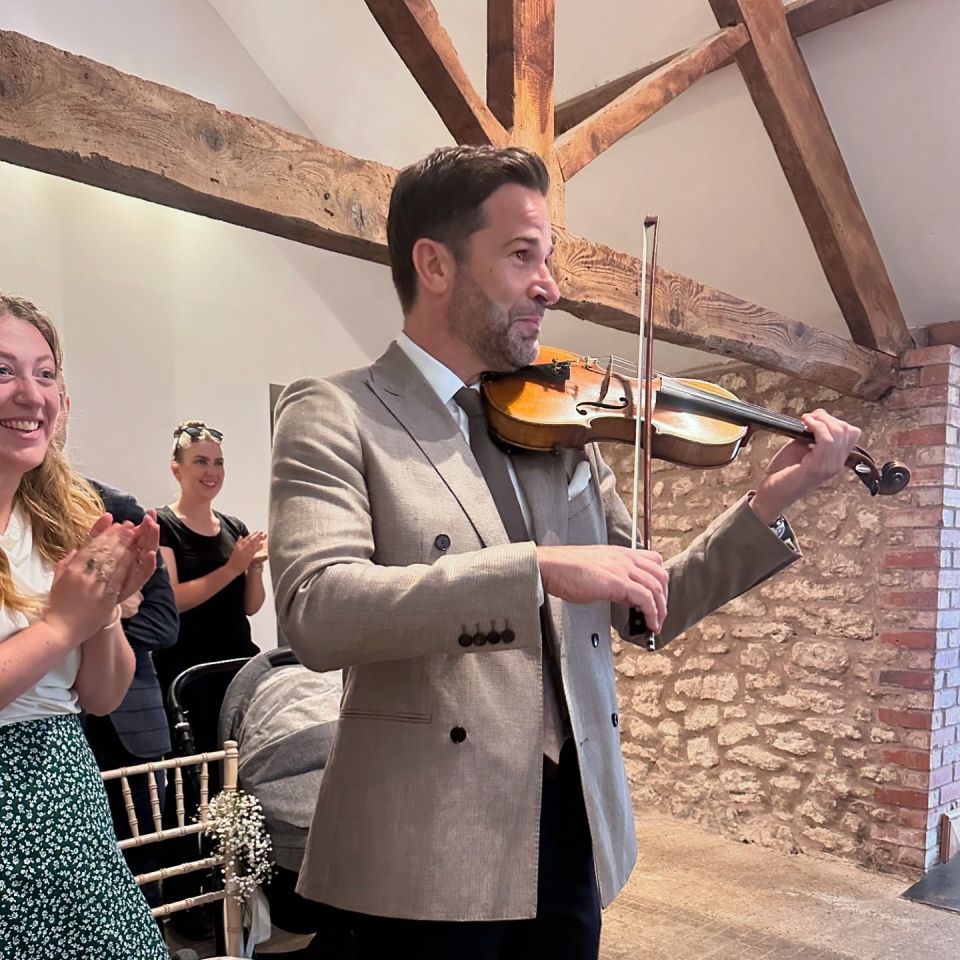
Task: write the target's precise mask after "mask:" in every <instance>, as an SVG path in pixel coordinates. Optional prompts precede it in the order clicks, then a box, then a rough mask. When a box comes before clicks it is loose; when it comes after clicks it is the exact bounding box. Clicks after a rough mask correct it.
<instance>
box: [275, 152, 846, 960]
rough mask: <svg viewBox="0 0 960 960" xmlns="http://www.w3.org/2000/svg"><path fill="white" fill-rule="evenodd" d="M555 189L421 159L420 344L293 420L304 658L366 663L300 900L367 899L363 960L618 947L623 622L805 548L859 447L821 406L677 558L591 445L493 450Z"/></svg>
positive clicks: (541, 290) (288, 493) (279, 466)
mask: <svg viewBox="0 0 960 960" xmlns="http://www.w3.org/2000/svg"><path fill="white" fill-rule="evenodd" d="M548 188H549V182H548V176H547V172H546V169H545V167H544V165H543V163H542V161H541V160H540V159H539V158H538V157H537V156H536V155H534V154H532V153H530V152H528V151H526V150H523V149H520V148H508V149H504V150H496V149H493V148H487V147H454V148H443V149H440V150H437V151H435V152H434V153H432V154H431V155H430V156H429V157H427V158H426V159H425V160H423V161H421V162H420V163H417V164H414V165H413V166H411V167H408V168H406V169H405V170H403V171H402V172H401V174H400V175H399V177H398V179H397V182H396V185H395V187H394V190H393V194H392V197H391V203H390V214H389V220H388V227H387V234H388V242H389V249H390V257H391V264H392V270H393V278H394V283H395V286H396V288H397V292H398V295H399V298H400V304H401V307H402V310H403V321H404V322H403V332H402V333H401V334H400V335H399V337H398V339H397V341H396V342H394V343H392V344H391V345H390V347H389V348H388V349H387V351H386V353H385V354H384V355H383V356H382V357H380V359H379V360H377V361H376V362H375V363H373V364H372V365H371V366H370V367H367V368H364V369H361V370H354V371H350V372H347V373H342V374H338V375H336V376H334V377H330V378H328V379H324V380H300V381H297V382H295V383H293V384H291V385H290V386H289V387H288V388H287V390H286V391H285V392H284V394H283V396H282V397H281V400H280V402H279V405H278V408H277V426H276V441H275V450H274V463H273V482H272V493H271V544H273V550H272V556H271V567H272V572H273V582H274V584H275V585H276V597H277V609H278V615H279V618H280V622H281V624H282V626H283V629H284V631H285V633H286V635H287V637H288V638H289V640H290V643H291V645H292V646H293V648H294V649H295V651H296V652H297V654H298V656H299V657H300V659H301V660H302V661H303V663H305V664H306V665H307V666H309V667H312V668H314V669H316V670H331V669H337V668H345V684H344V697H343V705H342V711H341V721H340V725H339V730H338V735H337V740H336V744H335V746H334V748H333V752H332V755H331V758H330V761H329V763H328V765H327V767H326V770H325V774H324V780H323V786H322V789H321V793H320V797H319V800H318V806H317V812H316V816H315V819H314V821H313V826H312V828H311V832H310V838H309V842H308V848H307V855H306V858H305V861H304V867H303V871H302V873H301V877H300V885H299V891H300V892H301V893H302V894H303V895H305V896H307V897H310V898H312V899H315V900H318V901H321V902H323V903H325V904H328V905H330V906H331V907H334V908H336V909H338V910H341V911H344V915H345V916H346V917H348V918H349V921H350V922H351V923H352V924H353V926H354V929H355V933H356V939H357V950H358V955H359V956H360V957H362V958H367V957H371V958H372V957H377V958H379V957H382V956H388V955H390V956H408V955H409V956H417V957H419V958H424V960H429V958H443V960H448V958H453V957H456V958H460V960H471V958H476V960H481V958H482V960H493V958H501V957H518V958H520V957H523V958H527V957H533V956H539V955H541V954H543V955H545V956H546V955H549V956H551V957H552V958H554V960H563V958H578V960H579V958H595V957H596V956H597V954H598V950H599V936H600V909H601V906H605V905H606V904H608V903H609V902H610V901H611V900H612V899H613V898H614V896H615V895H616V894H617V892H618V891H619V890H620V888H621V887H622V886H623V884H624V883H625V882H626V880H627V877H628V876H629V874H630V871H631V869H632V867H633V864H634V861H635V859H636V840H635V836H634V825H633V814H632V809H631V805H630V795H629V790H628V787H627V781H626V775H625V772H624V767H623V761H622V757H621V753H620V737H619V729H618V723H619V718H618V713H617V709H618V708H617V696H616V689H615V683H614V671H613V661H612V653H611V644H610V628H611V625H613V626H615V627H616V628H617V629H618V631H619V632H620V634H621V636H623V637H624V639H627V640H630V639H631V637H630V636H629V635H628V625H627V624H628V613H629V610H630V608H631V607H635V608H637V609H639V610H640V611H641V612H642V613H643V615H644V617H645V619H646V623H647V625H648V626H649V627H650V628H652V629H653V630H655V631H656V632H657V634H658V635H659V639H660V642H661V643H664V642H667V641H669V640H670V639H672V638H673V637H675V636H677V635H678V634H679V633H681V632H683V631H684V630H685V629H687V628H688V627H689V626H691V625H692V624H694V623H695V622H697V621H698V620H700V619H701V618H702V617H704V616H706V615H707V614H708V613H710V612H711V611H713V610H715V609H716V608H718V607H719V606H721V605H722V604H724V603H725V602H727V601H728V600H730V599H732V598H733V597H736V596H738V595H739V594H741V593H743V592H744V591H745V590H748V589H749V588H750V587H752V586H754V585H756V584H757V583H759V582H761V581H762V580H764V579H766V578H767V577H769V576H771V575H772V574H773V573H775V572H776V571H778V570H780V569H782V568H784V567H785V566H787V565H788V564H790V563H792V562H793V561H794V560H796V559H797V557H798V552H797V548H796V546H795V545H794V540H793V535H792V532H791V531H790V529H789V526H788V525H787V524H786V523H785V522H779V523H778V521H780V520H781V518H782V514H783V511H784V510H785V509H786V508H787V507H788V506H789V505H790V504H791V503H792V502H794V501H795V500H797V499H798V498H800V497H802V496H804V495H805V494H807V493H809V492H810V491H811V490H813V489H814V488H815V487H817V486H819V485H820V484H822V483H823V482H824V481H826V480H829V479H830V478H832V477H834V476H835V475H836V474H838V473H839V472H840V470H841V469H843V465H844V462H845V460H846V458H847V454H848V453H849V451H850V449H851V447H852V446H853V444H854V443H855V442H856V439H857V436H858V433H859V431H858V430H857V429H856V428H854V427H852V426H849V425H848V424H846V423H843V422H841V421H839V420H837V419H835V418H834V417H832V416H830V415H829V414H827V413H825V412H824V411H822V410H818V411H815V412H813V413H811V414H808V415H807V416H805V417H804V418H803V421H804V424H805V425H806V427H807V429H808V430H810V432H811V433H812V434H813V435H814V437H815V442H814V443H813V444H812V445H810V444H807V443H801V442H797V441H791V442H790V443H787V444H786V446H785V447H784V448H783V449H781V450H780V452H779V453H778V454H777V455H776V457H775V458H774V459H773V461H772V462H771V464H770V466H769V469H768V471H767V473H766V475H765V476H764V477H763V478H762V480H761V481H760V483H759V486H758V488H757V490H756V492H755V493H754V495H753V496H752V498H750V497H745V498H743V499H742V500H741V501H739V502H738V503H736V504H734V505H733V506H732V507H731V508H730V509H728V510H727V511H725V512H724V513H723V514H721V515H720V516H719V517H717V518H716V520H715V521H714V522H713V523H712V524H711V525H710V527H709V528H708V529H707V530H705V531H704V532H703V533H702V535H701V536H700V537H698V539H697V540H696V541H694V543H693V544H692V545H691V546H690V547H689V548H688V549H687V550H685V551H683V552H682V553H681V554H679V555H678V556H676V557H673V558H671V559H670V560H669V561H666V562H664V560H663V559H662V558H661V557H660V555H659V554H656V553H653V552H648V551H643V550H631V549H629V547H628V546H627V544H629V538H630V518H629V516H628V514H627V510H626V508H625V507H624V505H623V503H622V502H621V500H620V498H619V497H618V495H617V493H616V489H615V481H614V476H613V474H612V472H611V470H610V469H609V468H608V467H607V465H606V464H605V463H604V461H603V460H602V459H601V457H600V455H599V453H598V452H597V450H596V449H595V448H594V447H593V446H590V447H588V448H587V449H584V450H569V451H564V452H562V453H561V454H553V453H518V454H516V455H512V456H510V455H507V454H506V453H504V452H502V451H501V450H499V449H498V448H496V447H495V446H494V445H493V444H492V442H491V441H490V438H489V436H488V434H487V431H486V429H485V422H484V419H483V409H482V404H478V403H477V402H476V401H477V400H478V397H477V395H476V388H477V386H478V384H479V381H480V378H481V375H482V374H483V373H484V372H486V371H497V372H509V371H513V370H516V369H518V368H520V367H522V366H524V365H526V364H528V363H530V362H531V360H532V359H533V358H534V357H535V355H536V353H537V348H538V342H539V336H540V327H541V323H542V321H543V316H544V310H545V309H546V308H547V307H549V306H550V305H552V304H554V303H556V301H557V299H558V297H559V291H558V288H557V284H556V282H555V280H554V278H553V276H552V275H551V272H550V267H549V257H550V253H551V248H552V239H551V225H550V216H549V207H548V204H547V199H546V197H547V192H548ZM471 388H472V389H471ZM633 639H634V640H638V641H639V640H640V638H639V637H635V638H633ZM644 639H645V638H644Z"/></svg>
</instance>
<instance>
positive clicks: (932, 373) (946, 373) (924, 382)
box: [920, 363, 950, 387]
mask: <svg viewBox="0 0 960 960" xmlns="http://www.w3.org/2000/svg"><path fill="white" fill-rule="evenodd" d="M936 383H950V364H949V363H937V364H933V365H931V366H929V367H924V368H923V369H922V370H921V371H920V386H921V387H932V386H933V385H934V384H936Z"/></svg>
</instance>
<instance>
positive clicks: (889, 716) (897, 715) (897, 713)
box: [877, 707, 930, 730]
mask: <svg viewBox="0 0 960 960" xmlns="http://www.w3.org/2000/svg"><path fill="white" fill-rule="evenodd" d="M877 717H878V718H879V720H880V722H881V723H886V724H888V725H889V726H891V727H907V728H909V729H911V730H929V729H930V714H929V713H926V712H925V711H923V710H888V709H887V708H886V707H881V708H880V709H879V710H878V711H877Z"/></svg>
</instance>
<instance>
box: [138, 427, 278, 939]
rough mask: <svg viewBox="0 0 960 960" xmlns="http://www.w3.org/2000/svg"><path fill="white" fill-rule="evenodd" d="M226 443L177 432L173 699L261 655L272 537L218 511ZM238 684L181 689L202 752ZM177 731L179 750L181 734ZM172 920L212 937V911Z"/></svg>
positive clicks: (193, 878) (184, 854) (166, 665)
mask: <svg viewBox="0 0 960 960" xmlns="http://www.w3.org/2000/svg"><path fill="white" fill-rule="evenodd" d="M222 440H223V434H222V433H220V431H219V430H214V429H212V428H211V427H208V426H207V425H206V424H205V423H204V422H203V421H202V420H187V421H185V422H184V423H181V424H179V426H178V427H177V429H176V430H174V432H173V457H172V460H171V463H170V468H171V470H172V471H173V475H174V477H176V478H177V482H178V483H179V484H180V496H179V497H177V499H176V500H174V501H173V503H171V504H168V505H167V506H165V507H160V509H159V510H157V523H158V524H159V525H160V553H161V554H162V555H163V558H164V560H166V563H167V570H168V571H169V574H170V585H171V586H172V587H173V596H174V600H175V601H176V604H177V610H179V612H180V632H179V634H178V637H177V642H176V643H175V644H174V645H173V646H172V647H167V648H166V649H165V650H157V651H155V653H154V655H153V656H154V666H155V667H156V669H157V678H158V680H159V681H160V689H161V690H162V691H163V694H164V699H165V700H166V699H167V692H168V690H169V688H170V684H171V683H173V681H174V679H175V678H176V677H177V675H178V674H180V673H182V672H183V671H184V670H186V669H187V668H188V667H192V666H195V665H196V664H199V663H209V662H211V661H213V660H229V659H232V658H234V657H250V656H253V655H254V654H255V653H257V647H256V646H254V643H253V641H252V640H251V639H250V621H249V620H248V619H247V618H248V617H250V616H252V615H253V614H254V613H256V612H257V611H258V610H259V609H260V607H261V606H263V600H264V590H263V564H264V562H265V560H266V559H267V535H266V534H265V533H263V532H262V531H260V530H256V531H254V532H253V533H250V532H249V531H248V530H247V528H246V526H245V525H244V524H243V522H242V521H240V520H238V519H237V518H236V517H231V516H228V515H227V514H224V513H220V512H219V511H217V510H214V509H213V500H214V498H215V497H216V495H217V494H218V493H219V492H220V488H221V487H222V486H223V476H224V472H223V450H222V449H221V446H220V444H221V441H222ZM230 678H231V677H230V674H226V673H223V674H211V675H203V676H201V677H199V678H197V679H196V680H195V681H193V682H191V683H190V684H189V686H186V687H184V689H183V691H182V694H181V697H180V703H181V706H183V707H184V708H185V709H186V711H187V717H188V718H189V721H190V728H191V732H192V734H193V745H194V747H195V749H196V751H198V752H206V751H212V750H218V749H220V747H221V746H222V744H221V743H220V742H219V735H218V729H217V728H218V720H219V715H220V704H221V703H223V698H224V694H225V692H226V688H227V684H228V683H229V682H230ZM169 705H170V704H169V702H167V706H168V707H169ZM176 719H177V718H175V717H174V718H171V722H172V723H175V722H176ZM171 732H172V733H173V734H174V737H173V740H174V743H175V744H177V743H178V740H177V737H176V731H175V730H173V731H171ZM181 746H182V745H181ZM184 787H185V789H186V792H187V795H188V802H189V804H190V806H191V808H192V806H194V805H195V804H196V802H197V801H198V799H199V798H198V797H196V796H193V792H192V790H193V788H192V787H191V785H190V783H189V782H188V783H185V784H184ZM210 789H211V793H216V791H217V790H218V789H219V777H218V776H217V771H216V769H215V768H214V769H211V770H210ZM165 816H166V817H167V826H170V827H172V826H174V825H175V823H174V821H173V819H172V805H171V804H167V810H166V811H165ZM191 841H192V852H191ZM167 853H168V855H169V856H171V857H174V858H175V860H174V861H173V862H176V858H179V859H180V860H183V859H190V858H191V857H196V840H195V839H194V838H192V837H187V838H183V847H182V848H179V847H177V846H175V845H171V848H170V849H168V851H167ZM207 882H209V877H207V876H206V875H204V876H199V875H197V874H188V875H187V876H184V877H170V878H169V879H167V880H165V881H164V896H165V898H166V899H168V900H176V899H184V898H186V897H192V896H195V895H196V894H198V893H200V892H201V889H202V886H203V885H204V884H206V883H207ZM171 922H172V923H173V925H174V926H175V927H176V928H177V930H178V932H179V933H180V935H181V936H187V937H190V938H193V939H204V938H205V937H206V936H208V935H209V933H210V932H211V931H212V927H211V924H210V915H209V912H208V911H207V910H199V911H198V910H188V911H186V912H182V913H175V914H173V915H172V917H171Z"/></svg>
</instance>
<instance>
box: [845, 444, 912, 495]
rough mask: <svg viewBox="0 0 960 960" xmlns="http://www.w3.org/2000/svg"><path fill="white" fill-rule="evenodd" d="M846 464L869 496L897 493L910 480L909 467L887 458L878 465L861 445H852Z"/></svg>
mask: <svg viewBox="0 0 960 960" xmlns="http://www.w3.org/2000/svg"><path fill="white" fill-rule="evenodd" d="M847 466H848V467H849V468H850V469H851V470H853V472H854V473H855V474H856V476H857V477H858V478H859V480H860V481H861V482H862V483H863V485H864V486H865V487H866V488H867V489H868V490H869V491H870V495H871V496H874V497H875V496H877V494H880V496H890V495H891V494H894V493H899V492H900V491H901V490H903V488H904V487H905V486H906V485H907V484H908V483H909V482H910V468H909V467H908V466H907V465H906V464H903V463H900V461H899V460H889V461H888V462H887V463H885V464H884V465H883V466H882V467H878V466H877V464H876V462H875V461H874V459H873V457H871V456H870V454H869V453H867V451H866V450H864V449H863V447H854V448H853V450H852V451H851V453H850V456H849V457H847Z"/></svg>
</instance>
